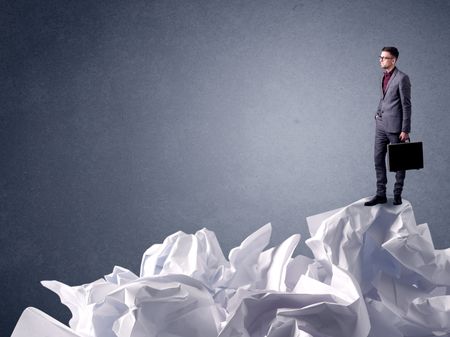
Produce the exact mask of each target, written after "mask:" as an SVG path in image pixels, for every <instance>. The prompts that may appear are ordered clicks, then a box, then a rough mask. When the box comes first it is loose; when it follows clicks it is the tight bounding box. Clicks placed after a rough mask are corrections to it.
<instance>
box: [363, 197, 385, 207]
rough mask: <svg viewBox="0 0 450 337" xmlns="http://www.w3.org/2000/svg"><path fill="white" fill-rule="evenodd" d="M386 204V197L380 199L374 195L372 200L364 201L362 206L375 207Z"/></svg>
mask: <svg viewBox="0 0 450 337" xmlns="http://www.w3.org/2000/svg"><path fill="white" fill-rule="evenodd" d="M386 202H387V198H386V196H384V197H382V196H380V195H376V196H374V197H373V198H372V199H370V200H369V201H366V202H365V203H364V206H375V205H378V204H385V203H386Z"/></svg>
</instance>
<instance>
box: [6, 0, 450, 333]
mask: <svg viewBox="0 0 450 337" xmlns="http://www.w3.org/2000/svg"><path fill="white" fill-rule="evenodd" d="M449 14H450V2H448V1H444V0H417V1H407V0H400V1H395V2H394V1H390V0H389V1H388V0H378V1H371V2H368V1H357V0H352V1H331V0H330V1H325V0H323V1H312V0H309V1H308V0H305V1H299V0H282V1H268V0H261V1H251V0H248V1H237V0H236V1H231V0H198V1H182V0H157V1H150V0H147V1H145V0H140V1H139V0H138V1H100V0H96V1H69V0H61V1H56V0H47V1H29V0H28V1H26V0H16V1H12V0H11V1H1V3H0V18H1V20H0V25H1V26H0V32H1V33H0V36H1V47H0V48H1V53H0V58H1V59H0V61H1V62H0V72H1V73H0V74H1V81H0V86H1V87H0V99H1V106H0V111H1V124H0V125H1V134H0V137H1V146H0V154H1V166H0V169H1V171H0V183H1V185H0V188H1V191H0V192H1V193H0V198H1V209H0V221H1V232H0V233H1V234H0V240H1V248H0V249H1V252H0V275H1V280H2V281H1V295H0V296H1V305H0V315H1V316H0V322H1V323H0V324H1V325H0V329H1V331H0V335H2V336H9V334H10V333H11V331H12V329H13V327H14V325H15V323H16V321H17V319H18V317H19V315H20V313H21V312H22V310H23V309H25V307H27V306H35V307H38V308H40V309H41V310H44V311H45V312H47V313H49V314H50V315H52V316H54V317H56V318H57V319H59V320H61V321H63V322H64V323H67V321H68V319H69V313H68V311H67V310H66V309H65V308H64V307H63V306H62V305H61V304H60V303H59V300H58V298H57V297H56V296H55V295H53V294H52V293H50V292H49V291H48V290H46V289H44V288H43V287H41V285H40V284H39V281H40V280H44V279H57V280H60V281H62V282H65V283H68V284H71V285H78V284H82V283H87V282H91V281H93V280H95V279H97V278H100V277H101V276H103V275H104V274H107V273H109V272H111V270H112V268H113V266H114V265H121V266H123V267H126V268H129V269H131V270H132V271H134V272H135V273H138V272H139V264H140V258H141V255H142V253H143V252H144V250H145V249H146V248H147V247H149V246H150V245H152V244H154V243H159V242H161V241H162V240H163V239H164V238H165V237H166V236H168V235H169V234H172V233H174V232H176V231H178V230H183V231H185V232H188V233H193V232H195V231H196V230H198V229H200V228H202V227H204V226H205V227H207V228H209V229H211V230H213V231H215V233H216V234H217V236H218V239H219V241H220V243H221V244H222V247H223V250H224V252H225V253H226V254H227V253H228V251H229V250H230V249H231V248H232V247H234V246H236V245H238V244H239V243H240V242H241V240H242V239H244V238H245V237H246V236H247V235H248V234H250V233H251V232H253V231H254V230H256V229H257V228H259V227H260V226H262V225H264V224H265V223H267V222H272V224H273V229H274V233H273V244H279V243H280V242H281V241H282V240H283V239H285V238H286V237H287V236H289V235H291V234H294V233H301V234H302V244H301V247H300V248H299V249H298V253H301V254H307V255H309V252H308V249H307V247H305V245H304V243H303V240H304V239H306V238H307V237H308V232H307V228H306V221H305V217H306V216H309V215H312V214H316V213H319V212H323V211H327V210H330V209H334V208H337V207H341V206H344V205H346V204H348V203H351V202H353V201H355V200H358V199H360V198H362V197H366V196H369V195H372V194H373V193H374V191H375V174H374V169H373V164H372V147H373V117H372V116H373V113H374V111H375V109H376V105H377V101H378V97H379V83H380V82H379V80H380V76H381V70H380V69H379V65H378V55H379V53H380V49H381V47H383V46H385V45H395V46H398V48H399V50H400V59H399V63H398V66H399V68H400V69H402V70H403V71H405V72H406V73H408V74H409V75H410V77H411V81H412V84H413V89H412V91H413V92H412V95H413V124H412V128H413V129H412V131H413V132H412V135H411V136H412V139H413V140H422V141H424V146H425V165H426V168H425V169H424V170H423V171H419V172H411V173H408V174H407V179H406V189H405V192H404V197H405V198H406V199H408V200H410V201H411V203H412V204H413V207H414V211H415V214H416V219H417V222H418V223H423V222H427V223H428V224H429V225H430V227H431V232H432V235H433V238H434V241H435V244H436V247H438V248H447V247H448V246H449V243H450V231H449V227H448V224H449V218H450V189H449V188H448V181H449V179H450V172H449V170H448V168H449V161H450V151H448V147H449V144H450V133H449V132H448V127H449V125H450V114H449V108H448V107H449V106H450V85H449V79H450V45H449V42H448V38H449V36H450V20H449V17H450V16H449ZM392 180H393V175H390V185H389V189H390V190H391V189H392Z"/></svg>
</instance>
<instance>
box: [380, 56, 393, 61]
mask: <svg viewBox="0 0 450 337" xmlns="http://www.w3.org/2000/svg"><path fill="white" fill-rule="evenodd" d="M392 59H393V57H386V56H380V60H381V61H383V60H392Z"/></svg>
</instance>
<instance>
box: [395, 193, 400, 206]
mask: <svg viewBox="0 0 450 337" xmlns="http://www.w3.org/2000/svg"><path fill="white" fill-rule="evenodd" d="M393 204H394V205H396V206H397V205H401V204H402V196H401V195H394V202H393Z"/></svg>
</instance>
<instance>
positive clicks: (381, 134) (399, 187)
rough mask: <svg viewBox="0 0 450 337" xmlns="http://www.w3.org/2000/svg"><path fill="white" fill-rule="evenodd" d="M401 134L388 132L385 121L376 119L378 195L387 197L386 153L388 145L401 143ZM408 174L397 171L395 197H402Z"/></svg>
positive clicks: (375, 158)
mask: <svg viewBox="0 0 450 337" xmlns="http://www.w3.org/2000/svg"><path fill="white" fill-rule="evenodd" d="M399 135H400V133H391V132H386V131H385V127H384V125H383V120H382V119H381V118H379V117H377V118H376V127H375V151H374V161H375V172H376V175H377V195H379V196H385V195H386V184H387V176H386V153H387V146H388V144H397V143H400V139H399V138H398V137H399ZM405 176H406V172H405V171H397V172H396V174H395V184H394V195H401V194H402V191H403V183H404V181H405Z"/></svg>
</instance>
